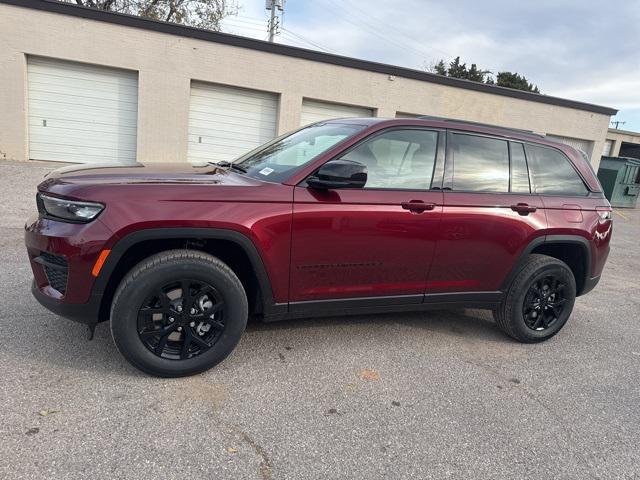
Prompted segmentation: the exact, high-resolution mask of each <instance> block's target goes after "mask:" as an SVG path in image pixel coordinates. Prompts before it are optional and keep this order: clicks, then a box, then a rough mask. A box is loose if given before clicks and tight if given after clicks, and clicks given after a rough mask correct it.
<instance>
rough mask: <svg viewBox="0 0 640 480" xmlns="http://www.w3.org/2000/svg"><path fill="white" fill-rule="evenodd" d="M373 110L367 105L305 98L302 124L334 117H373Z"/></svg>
mask: <svg viewBox="0 0 640 480" xmlns="http://www.w3.org/2000/svg"><path fill="white" fill-rule="evenodd" d="M372 116H373V110H371V109H370V108H365V107H354V106H352V105H341V104H339V103H329V102H319V101H317V100H308V99H306V98H305V99H304V100H303V101H302V115H301V116H300V125H309V124H310V123H314V122H320V121H322V120H330V119H332V118H345V117H372Z"/></svg>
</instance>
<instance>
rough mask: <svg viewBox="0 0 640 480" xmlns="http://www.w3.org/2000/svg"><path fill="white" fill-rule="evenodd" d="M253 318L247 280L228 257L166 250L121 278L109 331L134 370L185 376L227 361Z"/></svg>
mask: <svg viewBox="0 0 640 480" xmlns="http://www.w3.org/2000/svg"><path fill="white" fill-rule="evenodd" d="M174 297H175V298H174ZM194 310H197V312H196V314H194V315H191V313H193V312H194ZM155 312H160V313H155ZM247 317H248V305H247V296H246V293H245V291H244V288H243V286H242V283H240V280H238V277H237V276H236V275H235V273H234V272H233V271H232V270H231V269H230V268H229V267H228V266H227V265H226V264H225V263H223V262H222V261H220V260H219V259H217V258H216V257H214V256H212V255H209V254H207V253H204V252H200V251H196V250H168V251H165V252H161V253H158V254H156V255H153V256H151V257H149V258H147V259H145V260H143V261H142V262H140V263H139V264H138V265H136V266H135V267H134V268H133V269H131V271H129V273H128V274H127V275H126V276H125V277H124V278H123V280H122V281H121V282H120V285H119V286H118V289H117V290H116V293H115V295H114V299H113V303H112V305H111V335H112V337H113V341H114V343H115V344H116V347H117V348H118V350H119V351H120V353H121V354H122V355H123V356H124V357H125V358H126V359H127V360H128V361H129V362H130V363H131V364H132V365H133V366H135V367H136V368H138V369H140V370H142V371H143V372H145V373H148V374H150V375H155V376H159V377H182V376H188V375H194V374H196V373H200V372H203V371H205V370H208V369H209V368H211V367H213V366H214V365H217V364H218V363H220V362H221V361H223V360H224V359H225V358H226V357H227V356H228V355H229V354H230V353H231V352H232V351H233V349H234V348H235V347H236V345H237V344H238V342H239V341H240V337H241V335H242V332H244V329H245V327H246V324H247ZM170 322H171V323H170ZM194 324H195V325H197V327H194ZM169 331H170V333H166V332H169ZM180 339H182V341H180ZM185 345H186V346H185ZM158 352H159V353H158Z"/></svg>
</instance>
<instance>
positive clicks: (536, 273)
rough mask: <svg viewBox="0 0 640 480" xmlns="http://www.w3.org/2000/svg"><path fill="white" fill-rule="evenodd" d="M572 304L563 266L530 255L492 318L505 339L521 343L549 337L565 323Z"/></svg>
mask: <svg viewBox="0 0 640 480" xmlns="http://www.w3.org/2000/svg"><path fill="white" fill-rule="evenodd" d="M575 300H576V281H575V278H574V276H573V272H572V271H571V269H570V268H569V267H568V266H567V264H566V263H564V262H562V261H560V260H558V259H556V258H553V257H548V256H546V255H538V254H533V255H530V256H529V258H528V260H527V262H526V264H525V266H524V267H523V268H522V270H520V272H519V273H518V275H516V277H515V279H514V280H513V282H512V283H511V285H510V287H509V290H508V291H507V293H506V296H505V298H504V300H503V302H502V304H501V305H500V307H499V308H498V309H496V310H494V312H493V315H494V318H495V320H496V323H497V324H498V326H499V327H500V328H501V329H502V330H503V331H504V332H505V333H507V335H509V336H511V337H513V338H515V339H516V340H519V341H521V342H525V343H534V342H541V341H543V340H547V339H549V338H551V337H553V336H554V335H555V334H556V333H558V332H559V331H560V329H561V328H562V327H563V326H564V324H565V323H567V320H568V319H569V316H570V315H571V312H572V310H573V305H574V303H575Z"/></svg>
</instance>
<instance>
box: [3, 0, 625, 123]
mask: <svg viewBox="0 0 640 480" xmlns="http://www.w3.org/2000/svg"><path fill="white" fill-rule="evenodd" d="M0 3H5V4H8V5H14V6H18V7H24V8H31V9H34V10H42V11H45V12H51V13H59V14H62V15H70V16H73V17H80V18H85V19H90V20H96V21H99V22H106V23H113V24H116V25H123V26H127V27H133V28H140V29H144V30H153V31H156V32H161V33H167V34H169V35H177V36H181V37H190V38H195V39H198V40H204V41H208V42H214V43H220V44H224V45H231V46H234V47H240V48H248V49H251V50H258V51H262V52H268V53H273V54H276V55H285V56H288V57H294V58H301V59H305V60H311V61H315V62H321V63H327V64H332V65H339V66H343V67H349V68H356V69H358V70H366V71H370V72H376V73H383V74H386V75H394V76H397V77H402V78H410V79H413V80H419V81H423V82H429V83H436V84H440V85H447V86H451V87H456V88H463V89H465V90H473V91H476V92H482V93H488V94H491V95H501V96H503V97H511V98H517V99H520V100H527V101H531V102H537V103H546V104H550V105H558V106H561V107H568V108H574V109H577V110H585V111H588V112H594V113H600V114H603V115H615V114H616V113H618V110H616V109H614V108H610V107H605V106H602V105H593V104H590V103H585V102H579V101H575V100H568V99H565V98H560V97H552V96H548V95H542V94H539V93H532V92H525V91H523V90H514V89H511V88H505V87H498V86H496V85H487V84H484V83H478V82H471V81H469V80H462V79H459V78H451V77H444V76H442V75H437V74H435V73H430V72H424V71H421V70H414V69H411V68H405V67H399V66H396V65H389V64H385V63H378V62H372V61H368V60H361V59H358V58H352V57H345V56H342V55H334V54H331V53H324V52H318V51H315V50H308V49H305V48H299V47H291V46H288V45H281V44H277V43H270V42H265V41H262V40H256V39H253V38H249V37H242V36H239V35H231V34H228V33H221V32H212V31H210V30H203V29H200V28H194V27H187V26H184V25H178V24H175V23H167V22H160V21H157V20H150V19H147V18H142V17H137V16H133V15H125V14H122V13H114V12H105V11H102V10H97V9H94V8H88V7H82V6H77V5H73V4H70V3H66V2H61V1H57V0H0Z"/></svg>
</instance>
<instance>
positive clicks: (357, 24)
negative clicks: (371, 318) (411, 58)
mask: <svg viewBox="0 0 640 480" xmlns="http://www.w3.org/2000/svg"><path fill="white" fill-rule="evenodd" d="M321 1H323V2H329V3H331V4H332V5H333V6H334V7H335V8H337V9H338V10H341V9H342V8H343V7H344V5H340V4H338V3H336V2H335V1H334V0H321ZM352 13H353V10H352ZM356 16H358V17H359V16H360V15H359V14H358V15H356ZM338 18H339V19H340V20H342V21H344V22H347V23H350V24H351V25H353V26H355V27H357V28H360V29H364V30H367V31H368V32H369V33H370V34H373V35H375V36H377V37H378V38H380V39H382V40H384V41H385V42H388V43H391V44H393V45H395V46H397V47H400V48H402V49H403V50H407V49H408V50H412V51H413V52H414V54H417V55H418V56H420V58H421V59H422V60H423V61H424V60H426V59H428V58H430V57H431V56H432V55H431V54H428V53H426V52H425V51H422V50H418V49H417V48H414V47H413V46H412V45H409V44H407V43H404V42H400V41H398V40H396V39H394V38H390V37H387V36H385V35H383V34H381V33H380V32H379V30H380V28H378V27H376V26H374V25H371V24H370V23H368V22H366V21H364V20H362V19H360V20H358V21H354V20H352V19H350V18H347V17H345V16H342V17H338ZM385 29H387V30H388V29H389V26H388V25H385Z"/></svg>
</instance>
